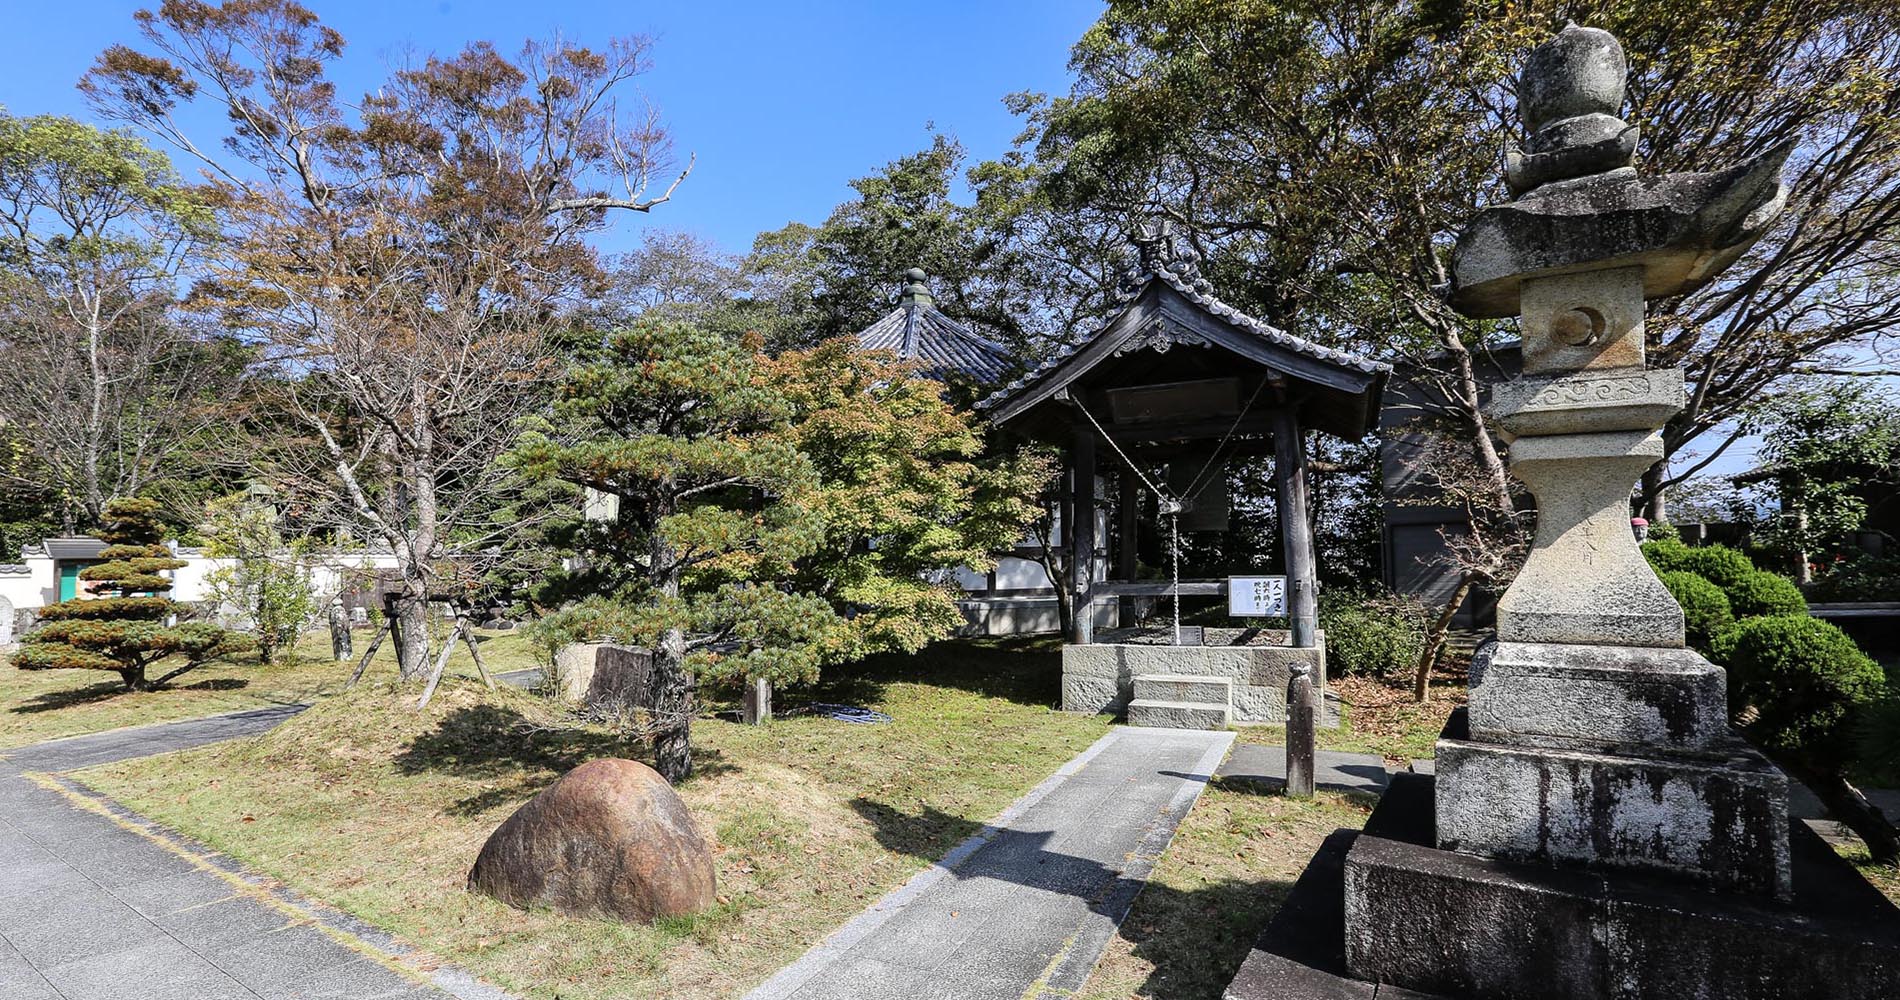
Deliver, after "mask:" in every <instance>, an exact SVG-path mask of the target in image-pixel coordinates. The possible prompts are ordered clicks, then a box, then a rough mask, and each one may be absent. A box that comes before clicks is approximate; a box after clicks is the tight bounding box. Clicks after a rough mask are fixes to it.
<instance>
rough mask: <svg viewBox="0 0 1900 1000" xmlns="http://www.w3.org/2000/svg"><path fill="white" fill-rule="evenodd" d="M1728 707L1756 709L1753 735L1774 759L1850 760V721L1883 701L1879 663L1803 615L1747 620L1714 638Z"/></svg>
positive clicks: (1837, 631)
mask: <svg viewBox="0 0 1900 1000" xmlns="http://www.w3.org/2000/svg"><path fill="white" fill-rule="evenodd" d="M1715 645H1716V652H1717V656H1716V659H1717V660H1719V661H1720V662H1721V663H1723V664H1724V665H1725V666H1727V667H1728V672H1729V702H1730V705H1731V707H1735V708H1739V707H1741V706H1744V705H1752V706H1754V708H1755V710H1756V712H1757V713H1758V715H1757V718H1756V721H1755V722H1754V723H1753V724H1751V725H1750V726H1749V731H1750V733H1751V735H1753V736H1755V737H1756V738H1757V739H1758V740H1759V741H1760V742H1761V744H1762V746H1763V747H1764V748H1765V749H1767V750H1768V751H1769V752H1771V753H1787V754H1796V755H1799V756H1801V757H1802V758H1804V759H1807V760H1810V761H1817V762H1818V761H1841V760H1844V759H1845V758H1847V757H1849V756H1851V755H1852V753H1853V751H1854V748H1853V747H1852V745H1851V744H1852V743H1853V742H1854V741H1853V740H1852V739H1850V738H1849V737H1850V736H1851V735H1852V733H1851V730H1850V728H1849V723H1850V722H1851V720H1852V719H1853V717H1854V714H1855V712H1856V710H1857V709H1859V708H1860V707H1861V706H1863V705H1866V704H1867V703H1869V702H1871V701H1873V700H1874V699H1875V698H1878V697H1879V696H1880V694H1881V692H1882V690H1883V689H1884V687H1885V684H1886V678H1885V676H1884V675H1882V673H1881V670H1880V667H1879V665H1878V664H1876V663H1874V661H1873V660H1872V659H1871V658H1869V657H1868V656H1867V654H1865V653H1863V652H1861V651H1860V647H1858V646H1856V645H1854V640H1853V639H1850V638H1848V636H1847V633H1845V632H1842V631H1841V630H1840V629H1839V628H1838V627H1836V626H1835V625H1833V624H1831V623H1829V622H1824V621H1821V620H1820V619H1818V618H1810V617H1808V616H1806V615H1772V616H1765V617H1760V618H1744V619H1742V620H1741V621H1739V622H1736V623H1735V626H1734V627H1733V628H1731V629H1729V630H1728V631H1727V632H1724V633H1723V634H1722V635H1721V637H1720V638H1719V639H1717V640H1716V644H1715Z"/></svg>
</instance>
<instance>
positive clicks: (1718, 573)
mask: <svg viewBox="0 0 1900 1000" xmlns="http://www.w3.org/2000/svg"><path fill="white" fill-rule="evenodd" d="M1683 549H1684V552H1685V554H1684V555H1682V557H1681V558H1680V559H1678V560H1677V561H1676V564H1675V565H1673V566H1670V567H1669V568H1670V569H1680V570H1687V571H1689V572H1691V573H1694V574H1695V575H1697V576H1699V577H1701V578H1703V579H1704V580H1707V581H1709V582H1710V583H1713V584H1715V585H1716V586H1718V587H1720V588H1722V591H1723V592H1724V593H1727V594H1728V595H1729V603H1730V604H1734V603H1735V595H1734V594H1733V593H1732V592H1730V588H1731V587H1734V586H1735V585H1736V584H1738V583H1740V582H1741V581H1742V579H1743V578H1744V577H1746V576H1748V575H1749V574H1751V573H1755V572H1759V571H1758V570H1756V569H1755V564H1754V563H1753V562H1751V561H1750V560H1749V558H1748V556H1746V555H1744V554H1743V553H1741V552H1738V551H1736V550H1735V549H1731V548H1729V547H1728V546H1726V545H1703V546H1698V547H1695V548H1690V547H1689V546H1686V545H1685V546H1683ZM1735 612H1736V614H1738V615H1745V614H1746V612H1744V611H1742V610H1741V609H1740V608H1736V609H1735Z"/></svg>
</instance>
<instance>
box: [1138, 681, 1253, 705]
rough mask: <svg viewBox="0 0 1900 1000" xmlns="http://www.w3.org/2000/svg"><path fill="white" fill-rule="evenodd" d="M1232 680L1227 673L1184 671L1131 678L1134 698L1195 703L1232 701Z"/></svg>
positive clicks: (1206, 703)
mask: <svg viewBox="0 0 1900 1000" xmlns="http://www.w3.org/2000/svg"><path fill="white" fill-rule="evenodd" d="M1233 699H1234V682H1233V679H1232V678H1229V677H1195V676H1190V675H1187V674H1143V675H1142V676H1140V677H1137V678H1135V700H1136V701H1185V702H1192V703H1194V704H1197V705H1222V706H1226V705H1232V704H1233Z"/></svg>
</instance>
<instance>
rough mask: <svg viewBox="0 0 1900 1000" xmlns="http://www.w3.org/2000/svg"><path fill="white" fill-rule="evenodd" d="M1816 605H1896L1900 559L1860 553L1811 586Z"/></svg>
mask: <svg viewBox="0 0 1900 1000" xmlns="http://www.w3.org/2000/svg"><path fill="white" fill-rule="evenodd" d="M1812 593H1813V597H1814V599H1815V600H1817V601H1900V558H1895V557H1893V556H1876V555H1872V554H1869V553H1864V552H1863V553H1861V554H1859V555H1857V556H1855V557H1854V558H1852V559H1849V560H1847V561H1846V562H1843V563H1840V564H1838V565H1836V566H1834V567H1833V568H1832V569H1830V570H1828V571H1827V572H1826V573H1825V574H1823V575H1822V576H1821V578H1820V579H1818V580H1816V581H1815V583H1814V590H1813V592H1812Z"/></svg>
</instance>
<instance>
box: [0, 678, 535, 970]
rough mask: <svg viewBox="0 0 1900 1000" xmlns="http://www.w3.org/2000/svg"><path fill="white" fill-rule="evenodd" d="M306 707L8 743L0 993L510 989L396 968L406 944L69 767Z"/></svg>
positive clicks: (2, 776)
mask: <svg viewBox="0 0 1900 1000" xmlns="http://www.w3.org/2000/svg"><path fill="white" fill-rule="evenodd" d="M527 673H530V674H531V673H532V672H527ZM507 679H509V680H510V681H512V682H514V683H524V682H526V681H527V680H528V679H529V678H527V677H521V676H520V675H516V676H513V677H509V678H507ZM305 707H307V706H304V705H285V706H281V707H273V708H264V709H256V710H253V711H248V712H236V713H233V714H230V715H222V716H215V717H212V718H206V719H192V720H187V721H184V722H173V723H166V724H163V725H156V726H144V727H139V728H134V729H121V730H115V731H112V732H106V733H98V734H95V735H91V736H80V737H74V738H71V739H63V740H53V741H49V742H46V743H39V744H35V745H32V746H28V747H23V748H19V749H15V750H10V751H0V997H4V998H6V1000H119V998H126V1000H173V998H176V1000H225V998H237V1000H424V998H427V1000H449V998H451V997H460V998H463V1000H505V998H506V994H503V993H501V992H500V991H498V990H495V989H494V988H493V987H490V986H487V985H486V984H483V983H480V982H477V981H476V980H474V979H473V978H472V977H470V976H468V974H467V973H464V972H461V971H460V970H456V969H446V970H438V971H436V972H435V973H433V974H432V975H431V976H430V977H429V982H424V981H423V980H422V978H421V977H420V974H418V973H413V972H402V971H397V965H398V962H399V960H400V958H401V957H402V956H403V955H404V954H406V953H407V952H408V949H407V948H406V947H404V946H403V945H401V944H400V943H398V942H396V941H395V940H394V939H392V938H390V937H389V936H388V935H387V934H384V933H382V932H381V931H378V930H377V929H375V928H373V927H370V926H368V925H366V924H363V923H361V922H360V921H357V920H355V919H354V918H351V917H349V916H347V915H345V914H343V913H341V912H339V911H336V910H334V909H331V908H329V907H326V906H323V905H321V904H317V903H314V902H312V901H309V900H306V899H303V898H301V897H299V896H297V895H296V894H295V893H292V892H290V891H288V890H286V889H283V888H282V887H280V886H278V885H276V884H275V883H273V882H271V881H270V880H268V879H264V878H262V877H260V876H257V875H255V874H252V873H249V872H247V871H245V870H244V869H243V868H242V867H241V866H240V865H238V864H237V863H236V862H234V861H232V860H231V859H229V858H226V857H224V856H222V855H219V854H216V853H215V852H212V851H209V850H207V849H205V848H204V847H202V846H201V845H197V844H195V843H192V842H190V841H188V840H186V839H185V838H183V837H180V836H178V835H176V834H174V833H171V832H170V831H168V830H165V829H164V828H162V827H159V826H157V825H156V824H153V823H151V822H150V821H148V820H145V819H143V818H142V817H140V816H137V815H136V814H134V813H131V812H129V811H127V810H125V809H124V808H122V807H120V806H118V805H117V804H115V803H113V802H112V801H111V800H109V799H106V798H104V797H103V796H99V795H96V794H93V793H90V792H88V791H86V790H85V789H83V788H81V787H80V786H78V785H77V784H75V783H73V782H70V781H67V780H66V779H64V778H61V777H59V776H58V774H59V772H63V771H70V770H75V769H78V768H83V767H90V766H92V765H95V764H104V763H109V762H111V761H116V760H126V759H129V758H133V757H143V756H149V755H151V754H158V753H166V752H170V751H173V750H183V749H188V748H190V747H195V746H202V745H204V744H207V743H215V742H218V741H221V740H228V739H234V738H237V737H241V736H249V735H253V734H255V733H259V732H263V731H264V730H266V729H269V728H271V727H272V726H275V725H277V724H278V723H280V722H282V721H283V720H285V719H287V718H289V717H290V716H292V715H295V714H296V713H297V712H300V711H302V710H303V709H304V708H305Z"/></svg>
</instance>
